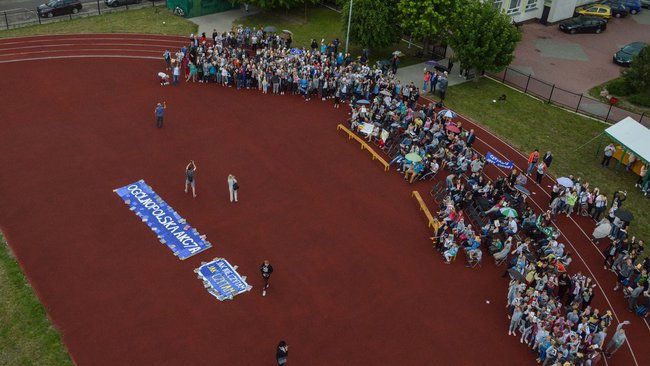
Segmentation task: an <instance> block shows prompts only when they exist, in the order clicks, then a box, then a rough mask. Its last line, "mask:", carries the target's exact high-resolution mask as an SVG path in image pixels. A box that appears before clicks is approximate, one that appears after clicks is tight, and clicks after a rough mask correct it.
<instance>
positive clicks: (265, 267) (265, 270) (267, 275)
mask: <svg viewBox="0 0 650 366" xmlns="http://www.w3.org/2000/svg"><path fill="white" fill-rule="evenodd" d="M260 272H262V279H263V280H264V286H263V287H262V296H266V289H268V288H269V280H270V279H271V273H273V266H271V263H270V262H269V260H268V259H265V260H264V263H262V265H261V266H260Z"/></svg>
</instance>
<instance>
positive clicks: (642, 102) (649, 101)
mask: <svg viewBox="0 0 650 366" xmlns="http://www.w3.org/2000/svg"><path fill="white" fill-rule="evenodd" d="M628 101H629V102H630V103H632V104H636V105H638V106H641V107H650V94H644V93H641V94H634V95H633V96H631V97H629V98H628Z"/></svg>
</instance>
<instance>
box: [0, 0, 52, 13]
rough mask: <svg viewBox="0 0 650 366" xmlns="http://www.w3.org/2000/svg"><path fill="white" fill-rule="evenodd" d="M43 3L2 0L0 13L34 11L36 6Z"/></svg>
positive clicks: (39, 1)
mask: <svg viewBox="0 0 650 366" xmlns="http://www.w3.org/2000/svg"><path fill="white" fill-rule="evenodd" d="M44 2H45V0H2V1H0V11H5V10H12V9H20V8H23V9H30V10H35V9H36V7H37V6H39V5H41V4H43V3H44Z"/></svg>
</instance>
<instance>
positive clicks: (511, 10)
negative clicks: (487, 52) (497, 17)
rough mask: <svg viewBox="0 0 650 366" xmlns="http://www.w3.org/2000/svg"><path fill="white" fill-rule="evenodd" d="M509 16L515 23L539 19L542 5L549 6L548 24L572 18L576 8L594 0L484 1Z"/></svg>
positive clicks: (542, 8)
mask: <svg viewBox="0 0 650 366" xmlns="http://www.w3.org/2000/svg"><path fill="white" fill-rule="evenodd" d="M486 1H491V2H492V4H493V5H494V6H495V7H497V8H499V9H501V10H503V11H504V12H505V13H506V14H508V15H510V16H511V17H512V19H513V20H514V21H515V22H524V21H527V20H531V19H540V18H541V17H542V11H543V10H544V4H545V3H546V5H548V6H550V9H551V10H550V12H549V15H548V21H549V22H558V21H560V20H564V19H568V18H571V17H573V12H574V10H575V8H576V6H581V5H584V4H587V3H590V2H593V1H594V0H486Z"/></svg>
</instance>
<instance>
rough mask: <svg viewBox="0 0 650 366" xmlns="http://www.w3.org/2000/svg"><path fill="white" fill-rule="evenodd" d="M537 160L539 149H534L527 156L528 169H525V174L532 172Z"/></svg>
mask: <svg viewBox="0 0 650 366" xmlns="http://www.w3.org/2000/svg"><path fill="white" fill-rule="evenodd" d="M538 161H539V149H535V151H533V152H532V153H531V154H530V156H529V157H528V170H527V171H526V175H528V176H530V174H531V173H532V172H533V169H534V168H535V165H537V162H538Z"/></svg>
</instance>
